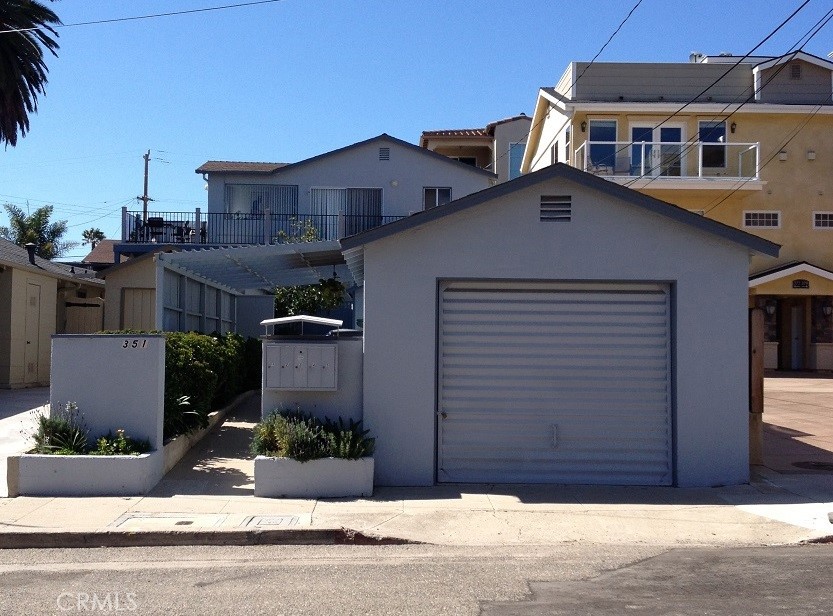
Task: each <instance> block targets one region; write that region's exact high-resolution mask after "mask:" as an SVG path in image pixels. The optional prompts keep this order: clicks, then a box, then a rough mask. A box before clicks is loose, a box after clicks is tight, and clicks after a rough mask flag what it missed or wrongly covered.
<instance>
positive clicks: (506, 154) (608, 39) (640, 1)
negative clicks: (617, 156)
mask: <svg viewBox="0 0 833 616" xmlns="http://www.w3.org/2000/svg"><path fill="white" fill-rule="evenodd" d="M809 1H810V0H807V2H809ZM642 2H643V0H638V1H637V3H636V4H634V5H633V7H631V10H630V11H628V14H627V15H625V18H624V19H623V20H622V21H621V23H620V24H619V26H618V27H617V28H616V30H614V31H613V34H611V35H610V36H609V37H608V38H607V41H605V44H604V45H602V46H601V48H600V49H599V51H597V52H596V55H595V56H593V59H592V60H590V63H589V64H588V65H587V66H586V67H585V68H584V70H583V71H582V72H581V74H580V75H579V76H578V77H576V79H575V81H573V82H572V83H571V84H570V85H569V87H568V88H572V87H573V86H574V85H575V84H576V83H578V80H579V79H581V78H582V77H583V76H584V73H586V72H587V69H588V68H590V67H591V66H592V65H593V63H594V62H595V61H596V60H597V59H598V58H599V56H600V55H602V52H603V51H604V50H605V49H606V48H607V46H608V45H610V42H611V41H612V40H613V38H614V37H615V36H616V35H617V34H619V31H620V30H621V29H622V27H623V26H624V25H625V23H627V21H628V20H629V19H630V18H631V15H633V14H634V12H635V11H636V9H638V8H639V5H640V4H642ZM543 121H544V120H543V119H542V120H540V121H539V122H537V123H536V124H535V125H534V126H531V127H530V129H529V131H530V132H532V130H533V129H535V128H537V127H538V126H539V125H540V124H541V123H542V122H543ZM518 143H522V142H518ZM513 145H518V144H517V143H514V144H512V143H510V144H509V149H508V150H506V151H505V152H503V153H502V154H501V155H500V156H498V157H497V158H495V160H494V161H493V162H490V163H489V164H488V165H486V167H484V169H489V167H491V166H492V165H494V168H495V169H497V163H498V161H500V160H502V159H503V158H505V157H506V156H509V153H510V152H511V151H512V146H513ZM548 147H549V146H548ZM535 162H537V159H536V161H533V164H534V163H535Z"/></svg>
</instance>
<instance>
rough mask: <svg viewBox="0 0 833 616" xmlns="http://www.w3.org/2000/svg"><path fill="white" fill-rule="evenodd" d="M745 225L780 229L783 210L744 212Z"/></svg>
mask: <svg viewBox="0 0 833 616" xmlns="http://www.w3.org/2000/svg"><path fill="white" fill-rule="evenodd" d="M743 226H744V227H754V228H758V229H779V228H780V227H781V212H772V211H765V212H750V211H746V212H744V213H743Z"/></svg>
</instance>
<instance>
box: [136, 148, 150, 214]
mask: <svg viewBox="0 0 833 616" xmlns="http://www.w3.org/2000/svg"><path fill="white" fill-rule="evenodd" d="M142 158H144V159H145V192H144V194H143V195H142V196H141V197H136V199H138V200H139V201H141V202H142V224H143V225H146V224H147V222H148V201H153V199H151V198H150V197H148V165H149V164H150V150H148V151H147V154H145V155H144V156H143V157H142Z"/></svg>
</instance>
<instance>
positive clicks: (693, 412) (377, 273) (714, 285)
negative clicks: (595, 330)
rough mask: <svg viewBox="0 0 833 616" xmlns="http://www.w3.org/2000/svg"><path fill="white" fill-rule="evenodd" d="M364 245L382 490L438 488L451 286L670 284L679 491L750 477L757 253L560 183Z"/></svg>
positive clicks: (368, 393) (367, 375)
mask: <svg viewBox="0 0 833 616" xmlns="http://www.w3.org/2000/svg"><path fill="white" fill-rule="evenodd" d="M544 194H558V195H572V204H573V216H572V222H570V223H552V222H549V223H547V222H539V205H540V196H541V195H544ZM364 249H365V261H364V271H365V286H364V298H365V302H364V333H365V361H364V418H365V425H366V426H367V427H368V428H370V429H371V431H372V432H373V434H374V435H375V436H376V437H377V438H376V454H375V456H376V481H377V484H379V485H430V484H432V483H433V482H434V475H435V460H436V453H435V447H436V446H435V405H436V402H435V396H436V387H437V383H436V380H437V377H436V344H437V325H436V312H437V301H438V300H437V287H438V280H439V279H444V278H491V279H540V280H555V281H558V280H564V281H566V280H598V281H615V280H621V281H655V282H669V283H671V285H672V292H673V294H674V299H673V307H672V310H673V312H672V324H674V325H675V327H676V329H675V338H674V348H673V355H672V357H673V369H674V382H673V387H674V390H675V403H674V409H673V412H674V415H675V418H676V435H675V452H674V456H675V461H676V484H677V485H679V486H711V485H719V484H737V483H743V482H746V481H747V480H748V469H749V466H748V452H747V448H748V440H747V438H748V437H747V434H748V423H747V422H748V418H747V415H748V403H747V396H748V392H747V390H748V385H747V290H746V286H747V268H748V253H747V250H746V249H745V248H743V247H741V246H739V245H737V244H734V243H731V242H729V241H726V240H722V239H720V238H718V237H716V236H714V235H712V234H710V233H706V232H704V231H700V230H697V229H694V228H693V227H691V226H689V225H685V224H682V223H677V222H674V221H671V220H669V219H668V218H666V217H663V216H660V215H657V214H652V213H650V212H648V211H646V210H644V209H642V208H639V207H636V206H632V205H627V204H621V203H620V202H618V201H614V200H612V199H611V198H610V197H608V196H606V195H603V194H600V193H597V192H595V191H593V192H591V191H590V190H588V189H587V188H584V187H581V186H579V185H576V184H573V183H570V182H567V181H565V180H559V179H552V180H549V181H546V182H542V183H539V184H538V185H536V186H533V187H530V188H527V189H524V190H522V191H518V192H515V193H514V194H511V195H509V196H506V197H502V198H497V199H496V200H494V201H492V202H490V203H485V204H482V205H479V206H476V207H474V208H471V209H469V210H467V211H463V212H460V213H458V214H454V215H451V216H446V217H444V218H442V219H440V220H438V221H435V222H433V223H429V224H427V225H425V226H423V227H421V228H416V229H412V230H410V231H406V232H403V233H400V234H397V235H394V236H392V237H388V238H384V239H381V240H378V241H376V242H373V243H370V244H368V245H366V246H365V248H364Z"/></svg>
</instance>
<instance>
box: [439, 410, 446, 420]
mask: <svg viewBox="0 0 833 616" xmlns="http://www.w3.org/2000/svg"><path fill="white" fill-rule="evenodd" d="M439 415H440V417H442V418H443V419H448V413H446V412H445V411H440V412H439Z"/></svg>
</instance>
